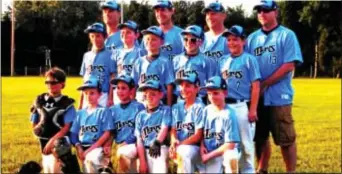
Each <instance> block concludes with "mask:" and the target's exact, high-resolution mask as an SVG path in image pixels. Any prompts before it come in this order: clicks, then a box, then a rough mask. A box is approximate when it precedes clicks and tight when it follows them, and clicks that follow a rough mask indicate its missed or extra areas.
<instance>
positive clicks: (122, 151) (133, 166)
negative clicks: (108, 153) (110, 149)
mask: <svg viewBox="0 0 342 174" xmlns="http://www.w3.org/2000/svg"><path fill="white" fill-rule="evenodd" d="M116 154H117V156H118V157H119V158H120V160H119V161H120V164H119V167H122V168H123V166H125V167H128V171H122V172H128V173H137V172H138V170H137V148H136V146H135V144H127V145H122V146H120V147H119V148H118V150H117V152H116ZM122 157H124V158H122ZM121 162H124V164H121Z"/></svg>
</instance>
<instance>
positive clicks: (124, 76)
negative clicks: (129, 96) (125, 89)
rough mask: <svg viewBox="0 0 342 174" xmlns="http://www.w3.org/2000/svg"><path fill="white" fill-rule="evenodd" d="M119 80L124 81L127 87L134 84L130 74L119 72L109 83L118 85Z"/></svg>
mask: <svg viewBox="0 0 342 174" xmlns="http://www.w3.org/2000/svg"><path fill="white" fill-rule="evenodd" d="M119 82H124V83H126V84H127V85H128V86H129V87H134V86H135V83H134V79H133V78H132V77H131V76H129V75H127V74H121V75H119V76H118V77H116V78H115V79H113V80H112V81H110V83H111V84H113V85H118V83H119Z"/></svg>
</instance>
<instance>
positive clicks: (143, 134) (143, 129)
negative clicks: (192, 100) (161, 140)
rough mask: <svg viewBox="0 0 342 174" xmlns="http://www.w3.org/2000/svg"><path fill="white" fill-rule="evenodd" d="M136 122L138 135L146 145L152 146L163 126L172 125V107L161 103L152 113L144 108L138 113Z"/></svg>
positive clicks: (136, 133)
mask: <svg viewBox="0 0 342 174" xmlns="http://www.w3.org/2000/svg"><path fill="white" fill-rule="evenodd" d="M135 124H136V126H135V135H136V137H140V138H141V139H142V141H143V144H144V146H145V147H147V146H150V145H151V144H152V143H153V141H154V140H156V138H157V137H158V133H159V132H160V130H161V129H162V128H163V127H170V126H171V109H170V107H169V106H164V105H160V106H159V108H158V109H157V110H156V111H154V112H152V113H148V112H147V111H146V110H142V111H140V112H139V113H138V115H137V117H136V121H135Z"/></svg>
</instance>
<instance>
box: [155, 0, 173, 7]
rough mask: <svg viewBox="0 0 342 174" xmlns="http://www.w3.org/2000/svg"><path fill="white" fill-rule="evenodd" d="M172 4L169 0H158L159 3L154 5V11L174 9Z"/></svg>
mask: <svg viewBox="0 0 342 174" xmlns="http://www.w3.org/2000/svg"><path fill="white" fill-rule="evenodd" d="M172 7H173V5H172V2H171V1H169V0H157V2H156V3H155V4H154V5H153V9H156V8H172Z"/></svg>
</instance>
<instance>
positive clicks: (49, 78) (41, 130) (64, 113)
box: [31, 67, 76, 173]
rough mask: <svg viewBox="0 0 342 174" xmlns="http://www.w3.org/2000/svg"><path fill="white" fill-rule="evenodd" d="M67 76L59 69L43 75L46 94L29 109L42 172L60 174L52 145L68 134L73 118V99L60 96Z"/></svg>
mask: <svg viewBox="0 0 342 174" xmlns="http://www.w3.org/2000/svg"><path fill="white" fill-rule="evenodd" d="M65 80H66V75H65V73H64V71H63V70H61V69H59V68H56V67H55V68H51V69H50V70H48V71H47V72H46V73H45V85H46V87H47V93H43V94H40V95H38V96H37V98H36V100H35V101H34V103H33V106H32V108H31V122H32V128H33V132H34V134H35V135H36V136H37V137H38V139H39V143H40V149H41V153H42V167H43V172H44V173H58V172H59V173H60V172H61V168H60V165H59V164H58V162H57V161H58V160H57V159H56V158H55V157H54V156H53V154H52V150H53V147H54V142H55V140H57V139H58V138H60V137H63V136H66V135H68V133H69V130H70V127H71V123H72V121H73V120H74V119H75V117H76V110H75V108H74V100H73V99H72V98H69V97H68V96H65V95H63V94H62V90H63V89H64V87H65Z"/></svg>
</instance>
